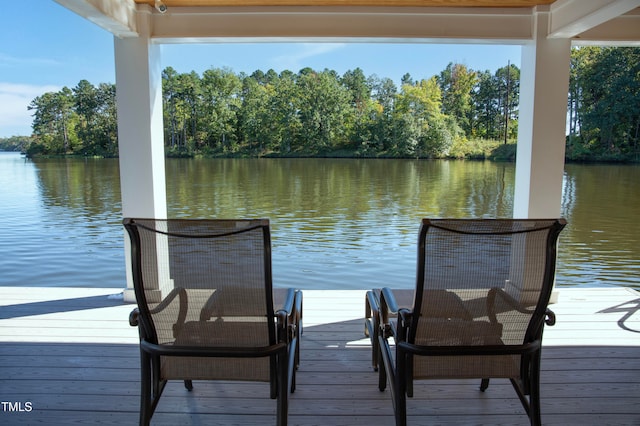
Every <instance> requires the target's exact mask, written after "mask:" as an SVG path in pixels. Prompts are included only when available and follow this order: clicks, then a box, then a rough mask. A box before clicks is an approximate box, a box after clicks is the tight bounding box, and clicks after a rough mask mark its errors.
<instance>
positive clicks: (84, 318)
mask: <svg viewBox="0 0 640 426" xmlns="http://www.w3.org/2000/svg"><path fill="white" fill-rule="evenodd" d="M113 293H117V291H116V290H114V289H85V288H80V289H73V288H15V287H0V306H1V308H0V401H1V402H2V412H0V424H2V425H32V424H45V425H65V426H66V425H70V424H106V425H134V424H137V419H138V403H139V401H138V395H139V391H138V348H137V335H136V330H135V329H134V328H131V327H129V325H128V321H127V319H128V314H129V311H130V310H131V308H132V306H131V305H125V304H123V303H122V302H121V301H119V300H117V299H113V298H109V297H108V296H109V295H111V294H113ZM553 310H554V311H555V312H556V314H557V316H558V323H557V325H556V326H555V327H548V328H547V329H546V330H545V338H544V346H545V348H544V350H543V366H542V370H543V372H542V393H543V398H542V419H543V423H544V424H545V425H563V426H564V425H577V424H579V425H583V426H584V425H640V293H638V292H635V291H632V290H628V289H621V288H607V289H603V288H600V289H561V290H560V291H559V300H558V303H557V304H555V305H553ZM363 316H364V291H333V290H330V291H329V290H325V291H305V292H304V335H303V337H302V363H301V366H300V370H299V371H298V388H297V390H296V392H295V393H294V394H293V395H291V398H290V408H289V424H290V425H373V426H375V425H392V424H393V423H394V422H393V410H392V406H391V400H390V396H389V392H388V391H386V392H384V393H382V392H379V391H378V389H377V374H376V373H374V372H373V370H372V369H371V367H370V347H369V342H368V340H367V339H365V338H364V334H363V330H364V326H363ZM194 385H195V388H194V390H193V392H190V393H189V392H187V391H186V390H184V388H183V387H182V385H181V384H180V383H173V384H169V385H168V386H167V389H166V390H165V394H164V396H163V399H162V400H161V402H160V404H159V406H158V409H157V412H156V414H155V415H154V418H153V421H152V424H154V425H172V426H173V425H177V424H180V425H201V424H202V425H204V424H207V425H269V424H274V423H275V401H273V400H270V399H269V398H268V391H267V388H266V387H265V386H263V385H256V384H249V383H247V384H212V383H195V384H194ZM417 387H419V388H420V389H419V390H418V389H416V397H415V398H414V399H413V400H409V402H408V407H409V423H410V424H412V425H424V424H434V425H435V424H439V425H467V424H468V425H479V424H484V425H526V424H528V419H527V417H526V415H525V414H524V412H523V409H522V408H521V406H520V403H519V401H518V399H517V397H516V396H515V393H514V392H513V391H512V389H511V387H510V385H509V384H508V382H506V381H505V382H501V381H497V380H496V381H492V384H491V386H490V387H489V389H488V390H487V391H486V392H485V393H480V392H479V391H478V383H476V381H454V382H452V381H432V382H428V383H425V384H420V385H418V386H417Z"/></svg>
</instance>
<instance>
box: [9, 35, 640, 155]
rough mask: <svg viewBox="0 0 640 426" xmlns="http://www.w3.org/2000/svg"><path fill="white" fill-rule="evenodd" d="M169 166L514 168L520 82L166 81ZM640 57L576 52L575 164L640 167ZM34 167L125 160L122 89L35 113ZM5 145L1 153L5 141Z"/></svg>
mask: <svg viewBox="0 0 640 426" xmlns="http://www.w3.org/2000/svg"><path fill="white" fill-rule="evenodd" d="M162 80H163V113H164V126H165V129H164V135H165V144H166V152H167V155H169V156H185V157H189V156H200V155H202V156H251V157H256V156H330V155H331V156H362V157H403V158H445V157H450V158H486V157H488V156H490V155H491V152H499V151H500V150H503V151H504V150H505V149H506V151H507V156H511V157H513V152H514V150H515V145H514V143H513V142H514V140H515V137H516V135H517V130H518V99H519V88H520V70H519V69H518V67H517V66H515V65H513V64H507V65H506V66H504V67H502V68H500V69H498V70H496V71H495V72H491V71H489V70H486V71H477V70H472V69H470V68H468V67H466V66H465V65H463V64H458V63H450V64H449V65H448V66H447V67H446V68H445V69H444V70H443V71H441V72H440V73H439V74H438V75H435V76H433V77H431V78H429V79H421V80H414V79H413V78H412V77H411V76H410V75H409V74H406V75H404V76H403V78H402V80H401V81H400V87H398V86H397V85H396V84H395V83H394V81H393V80H391V79H389V78H384V77H382V78H381V77H378V76H376V75H371V76H365V75H364V73H363V71H362V70H361V69H360V68H356V69H355V70H349V71H347V72H345V73H344V74H342V75H339V74H338V73H337V72H335V71H333V70H329V69H325V70H322V71H317V70H313V69H310V68H304V69H302V70H300V71H299V72H298V73H294V72H292V71H283V72H281V73H276V72H275V71H273V70H268V71H266V72H263V71H260V70H258V71H255V72H253V73H252V74H250V75H248V74H245V73H235V72H233V71H232V70H231V69H228V68H211V69H208V70H206V71H204V72H203V73H202V75H199V74H198V73H196V72H191V73H178V72H177V71H176V70H174V69H173V68H171V67H168V68H166V69H165V70H164V71H163V73H162ZM638 99H640V49H637V48H603V47H582V48H574V49H573V51H572V55H571V83H570V93H569V104H568V119H569V120H568V122H569V126H568V128H569V131H570V132H569V136H568V138H567V157H568V159H570V160H571V159H576V160H593V159H595V160H599V159H606V160H619V161H628V160H638V159H639V158H640V147H639V146H638V137H639V132H640V102H638ZM29 109H30V110H32V111H33V117H34V118H33V126H32V127H33V135H32V136H31V141H30V143H29V144H28V147H27V148H26V152H27V153H28V154H29V155H38V154H44V155H60V154H62V155H68V154H76V155H87V156H106V157H109V156H117V152H118V150H117V124H116V108H115V85H113V84H108V83H101V84H99V85H98V86H97V87H96V86H94V85H92V84H91V83H89V82H88V81H86V80H82V81H80V82H79V83H78V85H77V86H76V87H74V88H72V89H69V88H67V87H65V88H63V89H62V90H60V91H59V92H50V93H45V94H43V95H41V96H39V97H36V98H35V99H34V100H33V101H32V102H31V104H30V106H29ZM0 142H1V141H0Z"/></svg>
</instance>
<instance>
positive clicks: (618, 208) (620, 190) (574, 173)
mask: <svg viewBox="0 0 640 426" xmlns="http://www.w3.org/2000/svg"><path fill="white" fill-rule="evenodd" d="M638 182H640V167H638V166H630V165H608V164H605V165H577V164H567V165H566V166H565V179H564V183H565V184H564V194H563V203H562V209H563V215H564V216H565V217H567V219H568V221H569V224H570V229H569V232H566V233H564V232H563V235H562V249H561V250H560V251H559V258H560V262H561V263H562V265H563V266H564V270H563V277H562V278H564V279H563V281H562V283H565V284H571V285H586V286H592V285H602V284H615V285H628V286H635V287H640V249H639V247H640V226H638V222H637V218H638V216H639V215H640V198H638V192H637V183H638Z"/></svg>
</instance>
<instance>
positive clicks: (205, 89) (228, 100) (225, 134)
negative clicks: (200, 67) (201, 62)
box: [202, 68, 242, 152]
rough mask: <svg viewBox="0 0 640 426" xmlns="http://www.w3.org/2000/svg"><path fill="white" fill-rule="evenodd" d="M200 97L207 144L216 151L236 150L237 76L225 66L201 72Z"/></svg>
mask: <svg viewBox="0 0 640 426" xmlns="http://www.w3.org/2000/svg"><path fill="white" fill-rule="evenodd" d="M202 96H203V107H202V108H203V118H204V120H205V122H206V125H205V126H204V128H205V129H206V134H207V144H208V146H209V147H211V148H213V149H214V150H216V151H220V152H235V151H237V150H238V131H237V129H238V112H239V110H240V108H241V106H242V99H241V96H242V81H241V79H240V77H239V76H238V75H236V74H235V73H234V72H233V71H232V70H231V69H229V68H212V69H208V70H206V71H205V72H204V73H203V74H202Z"/></svg>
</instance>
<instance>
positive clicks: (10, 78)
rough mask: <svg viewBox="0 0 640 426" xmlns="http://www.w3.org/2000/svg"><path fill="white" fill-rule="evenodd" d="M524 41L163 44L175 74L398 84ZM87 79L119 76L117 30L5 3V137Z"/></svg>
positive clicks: (0, 77)
mask: <svg viewBox="0 0 640 426" xmlns="http://www.w3.org/2000/svg"><path fill="white" fill-rule="evenodd" d="M520 51H521V49H520V46H496V45H479V44H478V45H455V44H445V45H435V44H363V43H334V44H324V43H322V44H321V43H273V44H207V45H201V44H198V45H165V46H163V50H162V62H163V66H164V67H166V66H172V67H173V68H175V69H176V70H177V71H178V72H191V71H196V72H198V73H202V71H204V70H206V69H208V68H214V67H216V68H217V67H230V68H231V69H232V70H233V71H235V72H241V71H242V72H246V73H249V74H250V73H252V72H253V71H255V70H258V69H260V70H263V71H267V70H269V69H274V70H275V71H277V72H281V71H283V70H285V69H288V70H291V71H293V72H298V71H299V70H300V69H302V68H304V67H311V68H313V69H317V70H322V69H325V68H329V69H333V70H335V71H337V72H338V73H339V74H342V73H344V72H345V71H348V70H353V69H355V68H357V67H359V68H361V69H362V70H363V72H364V74H365V75H366V76H370V75H373V74H376V75H377V76H378V77H389V78H391V79H393V80H394V81H396V82H398V81H399V80H400V78H401V77H402V76H403V75H404V74H406V73H409V74H411V76H412V77H413V78H414V79H415V80H419V79H422V78H430V77H431V76H433V75H436V74H439V73H440V71H442V70H443V69H445V67H446V66H447V64H449V63H450V62H454V63H462V64H464V65H466V66H467V67H469V68H471V69H474V70H482V71H484V70H490V71H492V72H494V71H495V70H497V69H498V68H500V67H503V66H505V65H506V64H507V63H508V62H509V61H510V62H511V63H512V64H516V65H517V66H520ZM82 79H86V80H88V81H90V82H91V83H93V84H94V85H97V84H99V83H103V82H115V69H114V62H113V36H112V35H111V34H110V33H108V32H107V31H105V30H102V29H101V28H99V27H97V26H96V25H95V24H92V23H91V22H89V21H87V20H85V19H83V18H81V17H80V16H78V15H75V14H74V13H72V12H71V11H69V10H67V9H65V8H64V7H62V6H60V5H58V4H57V3H55V2H54V1H53V0H19V1H10V2H2V14H1V15H0V137H8V136H13V135H27V134H30V133H31V112H30V111H28V110H27V106H28V105H29V103H30V102H31V100H33V99H34V98H35V97H36V96H40V95H41V94H43V93H45V92H48V91H58V90H60V89H61V88H62V87H64V86H67V87H69V88H73V87H75V86H76V85H77V84H78V82H79V81H80V80H82Z"/></svg>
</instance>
